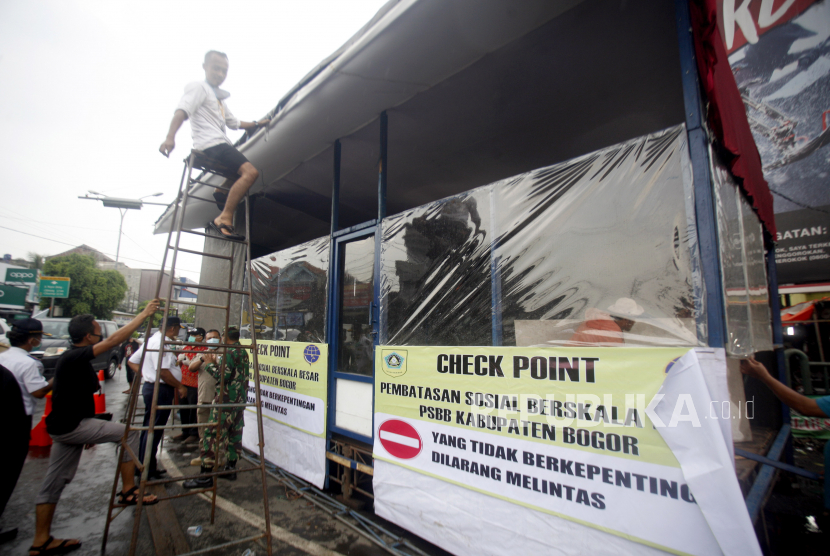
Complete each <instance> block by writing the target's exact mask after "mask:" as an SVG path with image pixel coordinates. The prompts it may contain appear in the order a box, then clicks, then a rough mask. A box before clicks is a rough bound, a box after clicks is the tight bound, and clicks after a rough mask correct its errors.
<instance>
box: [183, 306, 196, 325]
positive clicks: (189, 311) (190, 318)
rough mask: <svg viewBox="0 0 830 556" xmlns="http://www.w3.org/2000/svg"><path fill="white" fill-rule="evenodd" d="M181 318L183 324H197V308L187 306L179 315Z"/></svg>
mask: <svg viewBox="0 0 830 556" xmlns="http://www.w3.org/2000/svg"><path fill="white" fill-rule="evenodd" d="M179 318H181V319H182V322H191V323H192V322H195V321H196V307H194V306H193V305H186V306H185V308H184V309H182V311H181V312H180V313H179Z"/></svg>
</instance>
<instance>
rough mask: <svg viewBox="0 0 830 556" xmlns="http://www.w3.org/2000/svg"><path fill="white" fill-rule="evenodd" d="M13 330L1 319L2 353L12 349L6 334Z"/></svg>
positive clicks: (0, 350) (0, 347)
mask: <svg viewBox="0 0 830 556" xmlns="http://www.w3.org/2000/svg"><path fill="white" fill-rule="evenodd" d="M9 330H11V326H9V325H8V324H6V321H5V320H3V319H2V318H0V353H2V352H4V351H6V350H7V349H9V347H11V344H10V343H9V338H8V337H7V336H6V332H8V331H9Z"/></svg>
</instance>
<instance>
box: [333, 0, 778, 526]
mask: <svg viewBox="0 0 830 556" xmlns="http://www.w3.org/2000/svg"><path fill="white" fill-rule="evenodd" d="M689 2H690V0H675V8H676V18H677V34H678V43H679V53H680V69H681V79H682V87H683V99H684V107H685V120H686V129H687V134H688V143H689V154H690V159H691V163H692V169H693V176H694V177H693V180H694V183H693V189H694V196H695V199H694V202H695V218H696V225H697V233H698V245H699V249H700V259H701V273H702V276H703V283H704V285H705V291H706V293H705V296H706V297H705V307H706V315H707V317H706V325H707V330H708V345H709V346H711V347H724V346H725V345H726V340H727V330H726V314H725V304H724V299H723V284H722V280H721V269H720V247H719V242H718V235H717V214H716V207H715V198H714V188H713V181H712V175H711V172H710V168H711V166H710V158H709V139H708V135H707V131H706V127H705V122H704V109H703V106H704V100H705V99H703V96H702V94H701V90H700V85H699V82H698V73H697V65H696V61H695V49H694V40H693V35H692V26H691V17H690V12H689ZM379 140H380V157H379V161H378V216H377V219H376V220H371V221H369V222H365V223H364V224H361V225H359V226H354V227H352V228H349V229H345V230H338V222H339V211H340V207H339V192H340V152H341V151H340V142H339V141H336V142H335V146H334V168H333V169H334V176H333V182H332V211H331V223H332V225H331V257H330V259H329V260H330V261H331V263H330V265H331V267H330V268H331V271H330V272H329V294H328V308H327V315H328V317H327V321H328V322H327V326H326V335H327V340H328V343H329V369H330V370H331V381H330V384H329V427H328V437H329V439H330V438H331V433H332V432H335V433H338V434H342V435H344V436H346V437H349V438H353V439H355V440H359V441H361V442H365V443H368V444H372V442H373V438H370V437H365V436H362V435H359V434H355V433H353V432H351V431H347V430H343V429H341V428H339V427H337V426H335V424H334V419H335V409H336V390H335V388H336V381H337V379H338V378H340V379H347V380H355V381H358V382H366V383H373V382H374V377H373V376H359V375H353V374H347V373H340V372H338V371H336V357H337V350H338V347H339V335H338V333H337V329H336V327H337V316H338V312H339V303H340V299H339V296H338V291H339V287H340V285H341V280H342V272H341V271H342V246H343V245H344V244H345V243H348V242H349V241H354V240H356V239H361V238H365V237H368V236H369V235H372V234H374V236H375V264H374V268H375V283H374V300H373V302H372V306H371V315H372V325H373V335H374V344H375V345H377V344H378V340H379V338H380V337H382V336H384V334H383V333H382V331H381V330H380V329H379V327H380V322H381V321H380V318H379V317H380V315H379V303H378V300H379V299H380V293H381V291H380V288H381V284H380V263H381V260H380V254H381V249H380V246H381V226H380V223H381V222H382V221H383V218H384V217H385V216H386V196H387V176H388V174H387V170H388V169H387V143H388V118H387V115H386V112H383V113H381V115H380V137H379ZM765 239H766V243H767V245H771V244H772V241H771V238H770V237H769V235H768V234H766V237H765ZM495 248H496V246H495V245H494V246H492V248H491V249H495ZM767 265H768V267H767V270H768V277H769V293H770V302H771V311H772V315H773V341H774V343H775V347H776V354H777V363H778V368H779V378H780V379H782V380H783V374H782V373H784V361H783V357H784V356H783V350H782V349H781V344H782V341H783V338H782V333H781V319H780V308H779V301H778V284H777V279H776V271H775V257H774V253H773V251H772V250H770V252H769V255H768V257H767ZM491 283H492V294H491V301H492V311H491V314H492V323H493V326H492V340H493V345H494V346H499V345H502V318H501V287H500V286H501V280H500V273H499V269H498V260H497V258H496V256H495V252H493V256H492V257H491ZM373 396H374V394H373ZM372 401H373V402H374V400H372ZM783 415H784V423H783V425H782V427H781V430H780V432H779V434H778V435H777V437H776V439H775V441H774V443H773V449H772V450H771V451H770V453H769V454H768V456H769V458H770V459H773V460H775V461H777V460H778V459H780V458H781V457H782V454H789V453H791V452H790V451H788V450H787V446H788V445H789V440H790V427H789V410H788V409H787V408H786V406H783ZM373 430H374V429H373ZM787 459H788V460H790V463H791V456H787ZM761 465H762V469H761V472H760V473H759V474H758V477H757V478H756V481H755V483H754V485H753V486H752V488H751V491H750V494H749V495H748V496H747V507H748V510H749V513H750V516H751V517H752V520H753V522H755V521H756V520H757V518H758V516H759V515H760V511H761V508H762V507H763V504H764V502H765V500H766V498H767V495H768V493H769V491H770V489H771V488H772V485H773V482H774V480H775V477H776V469H775V468H774V467H773V466H771V465H769V464H764V463H762V464H761Z"/></svg>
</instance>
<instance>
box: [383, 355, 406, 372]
mask: <svg viewBox="0 0 830 556" xmlns="http://www.w3.org/2000/svg"><path fill="white" fill-rule="evenodd" d="M406 355H407V354H406V351H404V350H400V351H390V350H383V351H382V352H381V358H382V359H383V365H381V368H382V369H383V372H384V373H386V374H387V375H389V376H391V377H392V378H397V377H399V376H403V375H405V374H406Z"/></svg>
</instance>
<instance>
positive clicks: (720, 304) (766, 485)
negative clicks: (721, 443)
mask: <svg viewBox="0 0 830 556" xmlns="http://www.w3.org/2000/svg"><path fill="white" fill-rule="evenodd" d="M689 2H690V0H675V8H676V14H677V16H676V17H677V35H678V41H679V47H680V49H679V50H680V66H681V71H682V83H683V101H684V106H685V110H686V129H687V133H688V138H689V154H690V158H691V162H692V171H693V174H694V178H693V179H694V195H695V213H696V214H695V216H696V223H697V233H698V243H699V248H700V258H701V269H702V273H703V281H704V284H705V287H706V311H707V315H708V319H707V321H708V322H707V326H708V336H709V338H708V344H709V346H711V347H724V346H725V345H726V339H727V331H726V313H725V303H724V300H723V284H722V282H721V274H720V247H719V243H718V236H717V225H718V222H717V214H716V212H715V199H714V186H713V182H712V176H711V173H710V168H711V166H710V162H711V161H710V159H709V143H708V139H707V133H706V129H705V125H704V120H703V118H704V112H703V106H704V99H703V96H702V94H701V90H700V84H699V82H698V73H697V63H696V61H695V49H694V39H693V36H692V24H691V16H690V11H689ZM764 236H765V237H764V239H765V243H766V245H767V246H771V245H772V238H771V237H770V236H769V233H768V232H766V230H765V232H764ZM767 276H768V280H769V296H770V310H771V312H772V329H773V343H774V345H775V351H776V361H777V365H778V377H779V380H781V381H782V382H786V381H785V377H784V372H785V371H784V351H783V346H782V344H783V336H782V333H781V311H780V304H779V297H778V280H777V276H776V269H775V253H774V251H773V250H772V249H770V250H769V254H768V255H767ZM782 415H783V417H784V419H783V421H784V422H783V423H782V427H781V429H780V430H779V432H778V434H777V435H776V438H775V440H774V442H773V444H772V447H771V449H770V451H769V453H768V458H769V459H771V460H773V461H778V460H779V459H780V458H781V456H782V454H783V453H786V455H787V458H786V459H787V460H788V463H792V451H791V449H789V448H787V447H788V446H790V426H789V420H790V418H789V417H790V414H789V409H788V408H787V407H786V406H785V405H783V404H782ZM776 476H777V470H776V468H774V467H773V466H771V465H769V464H764V463H762V464H761V470H760V472H759V473H758V476H757V477H756V479H755V482H754V483H753V485H752V487H751V489H750V492H749V494H748V495H747V498H746V504H747V509H748V510H749V515H750V517H751V518H752V522H753V523H755V522H756V521H757V519H758V517H759V515H760V513H761V510H762V508H763V506H764V504H765V502H766V499H767V497H768V495H769V492H770V490H771V489H772V486H773V484H774V481H775V477H776Z"/></svg>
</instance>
